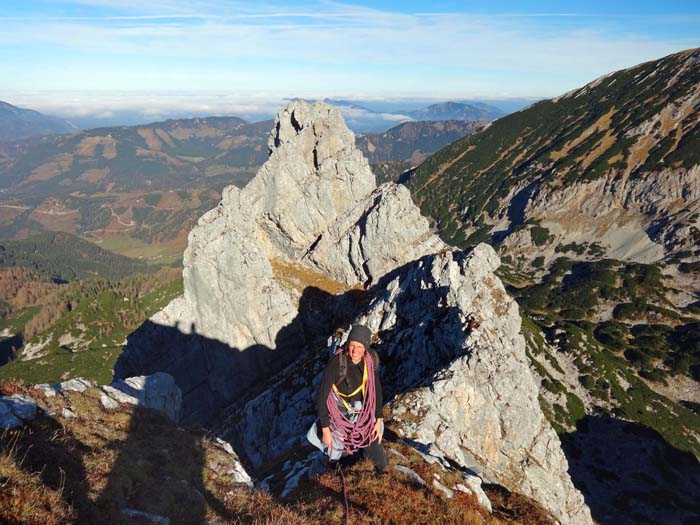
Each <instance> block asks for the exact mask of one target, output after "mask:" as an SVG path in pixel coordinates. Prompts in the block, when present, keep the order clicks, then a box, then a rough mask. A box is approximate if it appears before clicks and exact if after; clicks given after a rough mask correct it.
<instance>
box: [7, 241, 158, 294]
mask: <svg viewBox="0 0 700 525" xmlns="http://www.w3.org/2000/svg"><path fill="white" fill-rule="evenodd" d="M0 267H23V268H29V269H32V270H34V271H36V272H37V273H38V274H39V275H41V276H44V277H48V278H50V279H53V280H55V281H63V282H70V281H75V280H78V279H85V278H88V277H97V276H100V277H103V278H106V279H114V278H119V277H124V276H126V275H129V274H132V273H136V272H148V271H151V270H152V268H151V267H149V266H148V265H146V264H145V263H143V262H140V261H137V260H134V259H129V258H128V257H124V256H122V255H117V254H115V253H112V252H109V251H107V250H103V249H102V248H100V247H99V246H96V245H95V244H93V243H91V242H88V241H84V240H83V239H81V238H79V237H76V236H74V235H70V234H68V233H63V232H47V233H43V234H40V235H36V236H33V237H30V238H28V239H24V240H19V241H0Z"/></svg>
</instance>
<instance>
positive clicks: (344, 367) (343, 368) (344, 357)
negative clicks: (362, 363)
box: [335, 348, 379, 385]
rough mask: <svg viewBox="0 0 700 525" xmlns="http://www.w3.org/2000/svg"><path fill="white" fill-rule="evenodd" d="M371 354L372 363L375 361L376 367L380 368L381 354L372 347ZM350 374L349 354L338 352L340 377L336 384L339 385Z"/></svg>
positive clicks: (376, 368)
mask: <svg viewBox="0 0 700 525" xmlns="http://www.w3.org/2000/svg"><path fill="white" fill-rule="evenodd" d="M369 355H371V356H372V363H374V369H375V370H379V354H377V352H376V351H375V350H374V349H372V348H370V349H369ZM347 376H348V354H347V353H345V352H341V353H339V354H338V378H337V379H336V380H335V384H336V385H339V384H340V383H342V382H343V381H344V380H345V378H346V377H347Z"/></svg>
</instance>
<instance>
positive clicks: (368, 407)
mask: <svg viewBox="0 0 700 525" xmlns="http://www.w3.org/2000/svg"><path fill="white" fill-rule="evenodd" d="M364 360H365V366H366V367H367V384H366V385H365V390H364V392H363V393H362V409H361V410H360V413H359V415H358V417H357V419H356V420H355V422H354V423H353V422H352V421H351V420H350V418H349V415H350V414H348V415H347V416H346V415H345V414H344V413H343V412H342V411H341V410H340V407H339V406H338V401H339V400H338V397H337V396H336V395H335V393H334V392H333V390H331V391H330V393H329V394H328V399H327V400H326V407H327V408H328V418H329V421H330V427H331V434H332V435H333V437H334V438H335V440H336V441H338V442H339V443H342V444H343V453H344V454H354V453H355V452H357V451H358V450H359V449H361V448H365V447H367V446H369V444H370V443H372V429H374V424H375V419H374V410H375V405H376V397H375V385H374V363H373V362H372V357H371V356H370V354H369V352H365V357H364ZM332 453H333V443H331V450H329V451H328V456H329V457H330V456H331V455H332Z"/></svg>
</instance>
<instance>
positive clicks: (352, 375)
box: [316, 354, 384, 428]
mask: <svg viewBox="0 0 700 525" xmlns="http://www.w3.org/2000/svg"><path fill="white" fill-rule="evenodd" d="M346 355H347V354H346ZM339 361H340V359H339V356H338V355H334V356H333V357H332V358H331V360H330V361H328V364H327V365H326V368H325V370H324V371H323V379H322V380H321V387H320V388H319V390H318V397H317V398H316V413H317V414H318V419H319V420H320V421H321V428H324V427H327V426H328V425H329V421H328V408H327V407H326V400H327V399H328V394H329V392H330V391H331V388H332V387H333V384H334V383H335V382H336V380H337V379H338V375H339V373H340V372H339ZM375 361H376V360H375ZM347 362H348V373H347V375H346V377H345V380H343V381H342V382H341V384H339V385H336V386H337V387H338V390H339V391H340V393H342V394H350V393H351V392H353V391H354V390H355V389H356V388H357V387H358V386H360V385H361V384H362V372H363V371H364V366H365V364H364V360H363V361H360V363H359V364H353V362H352V359H350V356H347ZM374 365H375V368H374V391H375V401H376V405H375V406H376V409H375V417H376V418H380V417H383V416H382V405H383V404H384V401H383V398H382V384H381V382H380V381H379V367H378V366H377V363H376V362H375V363H374ZM346 401H348V402H349V403H350V404H352V403H354V402H355V401H362V392H359V393H358V394H356V395H354V396H353V397H351V398H350V399H346Z"/></svg>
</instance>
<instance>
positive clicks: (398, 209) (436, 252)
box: [117, 102, 591, 524]
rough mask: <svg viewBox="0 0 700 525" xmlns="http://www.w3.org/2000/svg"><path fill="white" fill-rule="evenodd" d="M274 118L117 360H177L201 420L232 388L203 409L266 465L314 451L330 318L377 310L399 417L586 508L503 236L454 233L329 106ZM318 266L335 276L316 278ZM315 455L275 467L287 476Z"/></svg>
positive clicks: (473, 463)
mask: <svg viewBox="0 0 700 525" xmlns="http://www.w3.org/2000/svg"><path fill="white" fill-rule="evenodd" d="M275 122H276V123H275V128H274V130H273V132H272V134H271V137H270V142H269V144H270V149H271V155H270V160H269V161H268V162H267V163H266V164H265V166H263V168H261V170H260V172H259V174H258V176H257V177H256V179H254V180H253V181H252V182H251V184H250V185H249V186H247V187H246V188H244V189H243V190H238V189H235V188H227V189H226V190H225V191H224V196H223V199H222V202H221V204H220V205H219V206H218V207H217V208H216V209H214V210H212V211H210V212H208V213H207V214H206V215H204V216H203V217H202V218H201V219H200V221H199V223H198V226H197V227H196V228H195V229H194V230H193V232H192V233H191V235H190V244H189V247H188V249H187V252H186V254H185V269H184V272H183V276H184V280H185V293H184V296H183V297H181V298H179V299H178V300H176V301H175V302H174V303H171V304H170V305H169V306H168V307H167V308H166V309H165V310H164V311H163V312H161V313H159V314H158V315H157V316H155V317H154V318H153V319H152V320H151V322H150V323H149V324H148V326H147V327H146V328H144V329H143V330H141V331H140V332H138V333H137V334H136V336H134V335H133V334H132V336H131V337H130V346H129V347H128V348H127V350H126V352H125V354H124V355H123V356H122V357H121V358H120V362H119V363H118V366H117V374H118V375H119V374H120V373H122V374H123V373H126V372H127V371H130V372H132V373H133V372H134V371H138V373H150V371H149V370H146V369H149V368H154V367H159V366H160V367H163V368H162V369H164V370H166V371H172V370H174V373H173V375H174V377H175V379H176V381H177V383H178V385H179V386H180V387H181V388H182V389H183V411H185V412H187V411H188V410H191V411H190V412H189V413H188V414H189V416H190V417H192V416H197V417H200V418H201V420H206V416H207V415H206V414H204V413H202V412H201V411H200V412H199V413H198V412H197V411H196V409H195V407H194V404H195V403H194V400H196V401H198V402H199V401H202V400H204V401H206V402H207V403H209V405H208V406H209V407H210V408H211V409H215V408H216V407H217V406H218V407H219V408H221V407H222V406H223V405H224V404H228V405H229V408H228V410H227V417H226V418H225V419H224V418H223V417H222V416H220V417H218V418H217V419H216V420H214V421H212V420H211V419H210V420H209V422H210V423H212V422H213V423H217V426H216V429H217V431H218V432H219V433H221V434H223V435H224V437H225V438H226V439H227V440H228V441H231V442H232V443H234V444H235V448H236V451H237V452H238V454H239V455H240V456H241V457H243V458H245V461H246V463H247V464H248V465H249V466H250V467H251V468H252V471H253V472H256V473H260V472H263V471H266V470H268V469H269V468H270V467H271V466H274V465H275V464H276V462H279V461H281V459H282V458H287V457H289V454H290V453H291V452H292V451H293V450H301V454H302V456H305V455H306V454H307V453H308V451H309V449H308V448H305V447H306V444H305V438H304V435H305V430H306V429H307V428H308V426H309V425H310V424H311V422H312V421H313V419H314V408H313V402H312V401H313V398H314V396H315V391H316V389H317V387H318V383H319V381H320V374H321V370H322V368H323V366H324V365H325V357H324V356H323V355H322V356H319V354H318V353H317V351H318V349H319V348H320V347H324V346H325V342H324V341H325V339H326V338H327V337H328V336H330V335H332V334H333V333H334V332H335V330H336V328H338V327H346V326H347V325H348V323H349V322H351V321H360V322H365V323H366V324H368V325H369V326H370V327H371V328H372V329H373V331H375V332H376V333H377V335H378V338H379V339H378V341H377V344H376V349H377V350H378V352H379V355H380V356H381V363H382V378H383V379H382V381H383V384H384V389H385V393H386V395H385V399H386V400H387V401H389V402H390V411H391V413H392V419H393V421H392V424H394V425H395V428H397V429H398V430H400V431H401V432H403V433H404V437H405V438H406V439H407V440H413V441H411V442H413V443H415V444H416V445H418V444H420V445H421V446H423V447H428V448H430V449H431V450H433V451H434V452H435V454H439V455H441V456H444V458H446V459H447V460H450V461H452V462H453V463H455V464H457V465H459V466H461V467H463V468H465V469H467V468H468V469H471V471H475V472H480V473H481V474H482V476H483V477H484V478H486V479H490V480H491V481H497V482H499V483H502V484H504V485H506V486H507V487H509V488H511V489H513V490H516V491H518V492H522V493H524V494H526V495H529V496H531V497H533V498H535V499H537V500H538V501H540V502H541V503H542V504H543V505H544V506H545V507H546V508H547V509H548V510H549V511H550V512H552V513H553V514H554V515H555V516H556V517H557V519H559V520H560V521H561V523H564V524H588V523H590V521H591V519H590V514H589V512H588V509H587V507H586V505H585V504H584V502H583V499H582V496H581V494H580V493H579V492H578V491H577V490H576V489H575V488H574V487H573V485H572V483H571V480H570V479H569V477H568V474H567V462H566V459H565V457H564V455H563V453H562V451H561V447H560V444H559V440H558V438H557V436H556V434H555V433H554V431H553V430H552V428H551V427H550V426H549V425H548V423H547V422H546V421H545V419H544V416H543V415H542V412H541V410H540V408H539V405H538V401H537V385H536V383H535V380H534V379H533V376H532V374H531V372H530V371H529V369H528V363H527V359H526V356H525V341H524V338H523V336H522V335H521V333H520V317H519V314H518V308H517V305H516V304H515V303H514V301H513V300H512V299H510V298H509V297H508V295H507V294H506V292H505V290H504V288H503V286H502V284H501V283H500V280H499V279H498V278H497V277H496V276H495V275H494V273H493V272H494V270H495V269H496V268H497V267H498V265H499V264H500V262H499V259H498V257H497V256H496V254H495V252H494V251H493V249H492V248H490V247H489V246H487V245H480V246H478V247H477V248H476V249H475V250H473V251H471V252H469V253H463V252H460V251H457V250H454V249H452V248H450V247H448V246H446V245H444V243H442V242H441V241H440V240H439V239H438V238H437V237H436V236H435V235H434V234H433V233H432V232H431V230H430V228H429V225H428V222H427V221H426V220H425V219H424V218H423V217H421V216H420V213H419V211H418V209H417V208H416V207H415V206H414V205H413V203H412V202H411V199H410V195H409V194H408V191H407V190H406V189H405V188H403V187H399V186H396V185H393V184H387V185H383V186H381V187H379V188H375V187H374V179H373V177H372V174H371V172H370V171H369V169H368V167H367V163H366V161H365V160H364V159H363V158H362V156H361V154H359V152H358V151H357V150H356V149H355V148H354V145H353V142H352V138H353V137H352V134H351V133H350V132H349V131H348V130H347V128H345V126H344V124H343V122H342V119H341V117H340V115H339V113H338V112H337V111H336V110H334V109H333V108H330V107H328V106H326V105H325V104H321V103H319V104H314V105H313V106H309V105H308V104H306V103H304V102H298V103H295V104H291V105H290V106H289V107H288V108H287V109H286V110H284V111H283V112H281V113H280V115H279V116H278V118H277V120H276V121H275ZM285 269H286V270H288V271H289V272H290V273H293V275H294V278H295V279H296V281H295V282H297V283H298V282H299V281H301V283H302V286H301V289H300V287H299V286H290V285H289V279H288V277H289V276H288V275H286V274H285V273H284V270H285ZM292 270H293V272H292ZM310 276H312V277H314V278H318V279H321V278H323V279H326V280H328V281H331V282H335V283H336V284H337V285H338V288H337V289H336V290H335V291H334V293H328V292H324V293H316V292H313V293H312V292H310V291H309V289H310V288H314V286H312V285H311V284H310V283H311V282H312V281H311V280H309V281H308V282H306V287H304V279H305V278H306V279H308V278H309V277H310ZM313 282H316V281H313ZM353 287H354V288H355V289H354V290H353V289H350V288H353ZM360 288H363V289H364V291H362V293H361V297H360V298H359V299H358V298H357V297H356V296H357V292H358V289H360ZM310 295H311V296H313V301H310V300H309V296H310ZM309 312H311V315H310V314H309ZM310 317H317V318H320V319H321V321H319V320H318V319H315V320H314V321H313V322H312V321H309V320H308V319H309V318H310ZM471 317H476V318H477V321H478V322H477V323H476V324H478V325H479V326H478V328H475V326H476V324H471V323H470V322H469V320H470V318H471ZM168 325H169V326H168ZM193 327H194V330H193ZM470 327H471V328H470ZM195 332H196V333H195ZM164 333H165V334H169V335H163V334H164ZM149 337H150V338H151V339H150V340H149ZM178 337H180V338H182V339H181V342H180V343H178V342H177V338H178ZM319 339H320V340H321V343H320V345H319V344H318V342H319ZM337 342H342V340H340V341H337ZM187 343H193V344H189V345H188V344H187ZM159 345H160V346H159ZM184 346H187V348H186V349H184V350H183V347H184ZM269 356H274V360H273V359H271V358H270V357H269ZM284 366H286V368H284V369H283V370H282V367H284ZM134 369H138V370H134ZM193 378H195V379H193ZM188 403H189V404H188ZM186 407H187V408H186ZM208 415H209V416H210V417H211V413H210V414H208ZM305 461H306V459H303V458H302V461H300V462H297V463H294V462H292V461H287V462H285V465H284V466H283V465H281V464H280V465H278V467H279V468H281V470H282V471H284V472H287V473H288V474H287V481H288V482H292V481H295V480H298V479H299V477H300V476H301V475H302V474H303V471H304V470H303V469H304V465H305V464H306V463H305ZM471 471H470V472H471ZM288 484H289V483H288Z"/></svg>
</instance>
